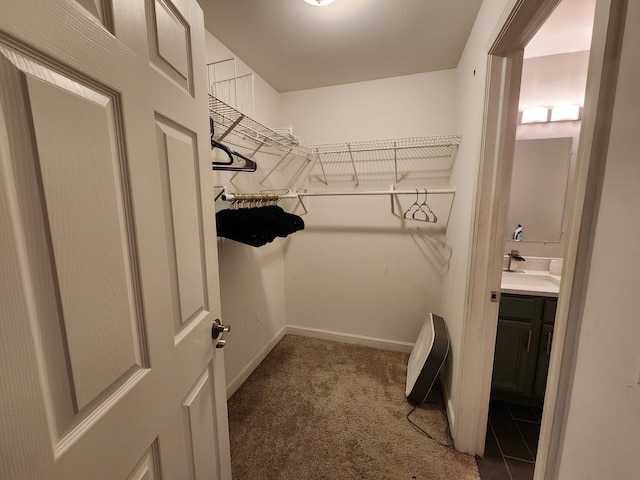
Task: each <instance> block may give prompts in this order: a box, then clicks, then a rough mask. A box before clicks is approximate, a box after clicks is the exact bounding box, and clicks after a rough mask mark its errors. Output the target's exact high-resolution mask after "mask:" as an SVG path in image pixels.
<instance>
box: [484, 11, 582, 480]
mask: <svg viewBox="0 0 640 480" xmlns="http://www.w3.org/2000/svg"><path fill="white" fill-rule="evenodd" d="M594 9H595V1H594V0H592V1H588V2H584V1H580V2H576V0H563V1H561V2H560V4H559V5H558V7H557V8H556V9H555V10H554V12H553V13H552V14H551V16H550V17H549V18H548V19H547V20H546V21H545V23H544V24H543V25H542V26H541V27H540V29H539V30H538V32H537V33H536V35H535V36H534V37H533V38H532V39H531V40H530V41H529V43H528V44H527V46H526V47H525V49H524V59H523V64H522V75H521V82H520V89H519V90H520V91H519V99H518V117H517V126H516V130H515V148H514V155H513V163H512V174H511V179H510V187H511V188H510V195H509V197H508V215H507V228H506V232H505V238H506V241H505V244H504V250H503V251H504V252H507V253H508V252H518V254H519V255H520V257H519V258H522V259H523V261H520V262H509V257H506V256H505V258H504V260H503V262H504V263H503V270H504V269H511V270H513V269H516V272H515V273H508V274H503V278H504V279H505V281H504V282H503V284H502V289H503V290H502V292H503V294H502V299H501V303H500V307H499V314H498V327H497V334H496V348H495V358H494V365H493V378H492V388H491V392H492V393H491V402H490V406H489V415H488V417H489V419H488V423H487V433H486V441H485V455H484V458H481V459H478V466H479V469H480V474H481V477H482V478H506V479H510V478H533V474H534V468H535V460H536V454H537V446H538V439H539V434H540V425H541V419H542V413H543V409H542V406H543V400H544V392H545V384H546V379H547V371H548V368H549V364H550V356H551V355H550V353H551V346H552V342H553V333H554V332H553V327H554V316H555V312H556V305H557V297H558V290H559V287H558V286H557V285H555V284H554V283H553V282H559V281H560V279H561V276H560V275H558V273H560V272H559V270H561V265H562V259H563V257H564V250H565V246H566V238H567V233H568V232H567V229H568V227H569V217H570V215H569V212H570V210H571V207H572V199H573V191H572V186H573V177H574V173H575V164H576V152H577V147H578V140H579V135H580V127H581V121H580V114H581V111H582V107H583V105H584V95H585V89H586V79H587V70H588V63H589V49H590V44H591V35H590V33H591V30H592V28H593V13H594ZM571 32H576V33H573V34H571ZM566 36H569V39H568V40H567V39H566V38H565V37H566ZM569 105H572V106H573V107H569ZM563 111H564V113H565V115H564V116H559V114H562V113H563ZM567 113H571V114H575V116H571V115H567ZM533 114H538V116H537V117H536V116H534V115H533ZM516 237H520V238H516ZM508 275H510V276H511V277H512V278H513V279H515V280H513V281H514V282H517V281H518V280H522V281H523V282H525V283H526V281H527V280H531V279H532V280H536V281H541V280H542V279H545V280H548V283H549V285H548V286H547V287H545V286H543V285H540V286H538V285H533V284H532V285H531V286H529V287H522V288H521V289H520V288H515V290H512V289H513V288H514V287H515V285H512V284H511V281H510V280H507V279H506V277H507V276H508ZM507 282H509V283H507ZM505 289H506V290H505ZM505 292H507V293H505Z"/></svg>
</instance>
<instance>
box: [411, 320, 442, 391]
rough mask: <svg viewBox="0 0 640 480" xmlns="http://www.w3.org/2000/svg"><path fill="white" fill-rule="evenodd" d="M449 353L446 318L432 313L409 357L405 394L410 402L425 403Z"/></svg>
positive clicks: (425, 322)
mask: <svg viewBox="0 0 640 480" xmlns="http://www.w3.org/2000/svg"><path fill="white" fill-rule="evenodd" d="M447 353H449V337H448V335H447V327H446V325H445V323H444V318H442V317H440V316H438V315H434V314H433V313H430V314H429V316H428V317H427V319H426V320H425V321H424V325H423V326H422V330H420V334H419V335H418V340H416V343H415V345H414V346H413V350H411V355H410V356H409V363H408V365H407V387H406V391H405V393H406V395H407V399H409V401H410V402H412V403H424V402H425V400H426V399H427V396H428V395H429V392H430V391H431V387H433V384H434V383H435V381H436V378H438V373H439V372H440V369H441V368H442V364H443V363H444V361H445V359H446V358H447Z"/></svg>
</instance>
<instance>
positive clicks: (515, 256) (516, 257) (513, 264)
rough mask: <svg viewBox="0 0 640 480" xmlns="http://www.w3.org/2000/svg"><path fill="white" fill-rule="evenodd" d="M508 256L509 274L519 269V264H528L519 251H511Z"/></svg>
mask: <svg viewBox="0 0 640 480" xmlns="http://www.w3.org/2000/svg"><path fill="white" fill-rule="evenodd" d="M507 255H508V256H509V265H508V267H507V271H508V272H515V271H516V270H517V269H518V262H526V260H525V258H524V257H523V256H522V255H520V251H519V250H511V253H507Z"/></svg>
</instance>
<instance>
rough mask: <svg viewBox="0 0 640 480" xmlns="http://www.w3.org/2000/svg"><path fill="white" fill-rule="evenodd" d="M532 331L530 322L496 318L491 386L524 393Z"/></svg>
mask: <svg viewBox="0 0 640 480" xmlns="http://www.w3.org/2000/svg"><path fill="white" fill-rule="evenodd" d="M532 331H533V326H532V324H531V322H520V321H513V320H504V319H499V320H498V330H497V333H496V349H495V356H494V361H493V378H492V380H491V385H492V388H494V389H498V390H503V391H506V392H512V393H524V391H525V389H526V387H527V385H526V373H527V366H528V364H529V356H530V345H531V336H532Z"/></svg>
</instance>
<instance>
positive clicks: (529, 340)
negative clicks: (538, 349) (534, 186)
mask: <svg viewBox="0 0 640 480" xmlns="http://www.w3.org/2000/svg"><path fill="white" fill-rule="evenodd" d="M530 348H531V330H529V338H528V339H527V353H529V349H530Z"/></svg>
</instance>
